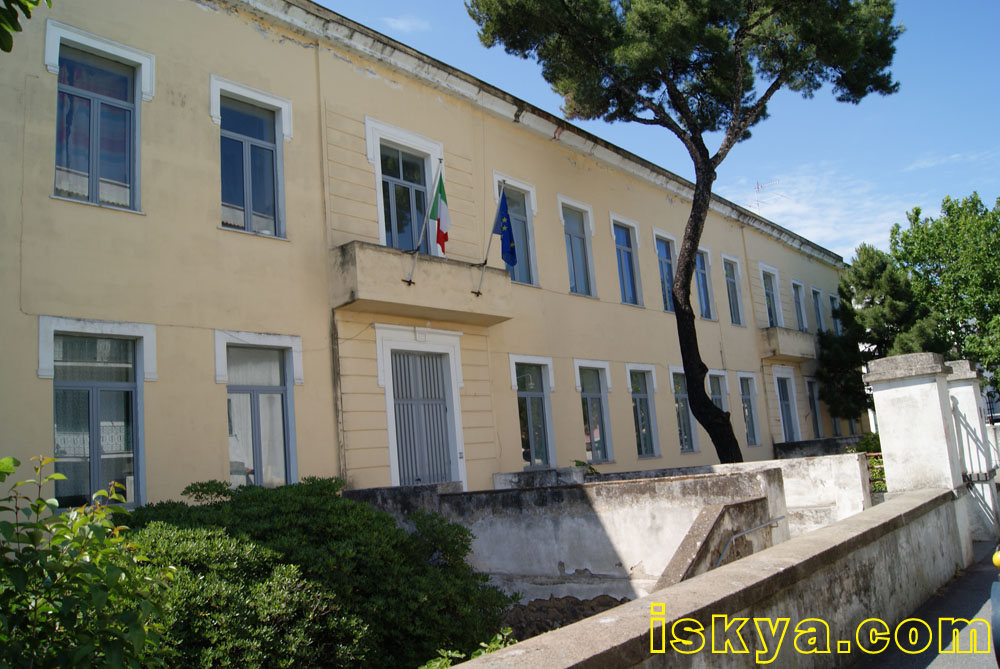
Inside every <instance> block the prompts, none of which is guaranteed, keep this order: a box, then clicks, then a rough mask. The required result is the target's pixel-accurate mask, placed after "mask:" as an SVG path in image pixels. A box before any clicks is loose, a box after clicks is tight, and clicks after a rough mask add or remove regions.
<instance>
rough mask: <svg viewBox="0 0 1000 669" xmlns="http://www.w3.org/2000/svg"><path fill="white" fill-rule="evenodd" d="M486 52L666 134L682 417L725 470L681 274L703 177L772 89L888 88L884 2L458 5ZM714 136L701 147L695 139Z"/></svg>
mask: <svg viewBox="0 0 1000 669" xmlns="http://www.w3.org/2000/svg"><path fill="white" fill-rule="evenodd" d="M466 7H467V9H468V11H469V15H470V16H472V18H473V20H474V21H475V22H476V24H477V25H478V26H479V38H480V41H482V43H483V44H484V45H485V46H487V47H492V46H495V45H497V44H502V45H503V46H504V48H505V49H506V51H507V52H508V53H511V54H515V55H518V56H520V57H522V58H529V57H534V58H535V59H536V60H537V61H538V62H539V63H540V64H541V66H542V76H543V77H544V78H545V80H546V81H547V82H549V83H550V84H551V85H552V87H553V89H554V90H555V91H556V92H557V93H559V94H560V95H562V96H563V99H564V103H565V104H564V111H565V113H566V114H567V116H568V117H569V118H582V119H596V118H600V119H603V120H605V121H608V122H614V121H629V122H633V123H641V124H644V125H650V126H659V127H661V128H666V129H667V130H669V131H670V132H672V133H673V134H674V135H676V136H677V137H678V139H680V141H681V142H682V143H683V144H684V146H685V148H686V149H687V151H688V154H689V155H690V156H691V160H692V162H693V163H694V172H695V183H694V193H693V196H692V202H691V212H690V214H689V216H688V220H687V224H686V226H685V229H684V239H683V241H682V242H681V247H680V253H679V255H678V259H677V268H676V274H675V279H674V286H673V293H674V306H675V309H676V316H677V337H678V340H679V343H680V348H681V357H682V360H683V363H684V374H685V375H686V377H687V380H688V383H687V386H688V393H689V400H690V404H691V411H692V412H693V413H694V415H695V418H697V419H698V422H699V423H701V424H702V425H703V426H704V427H705V429H706V430H707V431H708V434H709V436H710V437H711V438H712V443H713V444H714V445H715V449H716V451H717V453H718V456H719V460H720V461H721V462H739V461H741V460H742V459H743V458H742V454H741V453H740V448H739V443H738V442H737V440H736V435H735V434H734V433H733V427H732V423H731V422H730V420H729V414H728V412H724V411H722V410H721V409H718V408H717V407H716V406H715V405H714V404H713V403H712V401H711V398H710V397H709V396H708V393H707V392H706V391H705V375H706V373H707V372H708V368H707V366H706V365H705V363H704V362H703V361H702V359H701V354H700V352H699V350H698V338H697V334H696V332H695V314H694V310H693V308H692V305H691V278H692V275H693V272H694V262H695V255H696V253H697V250H698V242H699V240H700V239H701V234H702V230H703V228H704V226H705V219H706V217H707V215H708V208H709V204H710V202H711V199H712V182H713V181H714V180H715V177H716V169H718V167H719V165H720V164H721V163H722V161H723V160H724V159H725V157H726V156H727V155H728V154H729V151H730V150H731V149H732V148H733V146H735V145H736V143H737V142H740V141H743V140H745V139H747V138H749V137H750V128H751V127H753V126H754V125H755V124H756V123H758V122H759V121H761V120H762V119H764V118H765V117H766V116H767V103H768V102H769V101H770V100H771V98H772V97H773V96H774V94H775V93H777V92H778V91H779V90H781V89H782V88H788V89H789V90H792V91H795V92H798V93H801V94H802V95H803V96H804V97H810V96H812V95H813V93H815V91H817V90H818V89H819V88H821V87H822V86H823V85H824V84H827V83H829V84H831V85H832V88H833V92H834V94H835V95H836V96H837V99H838V100H840V101H842V102H851V103H857V102H860V101H861V100H862V99H863V98H864V97H865V96H867V95H868V94H869V93H880V94H883V95H885V94H890V93H894V92H895V91H896V90H897V89H898V87H899V85H898V84H897V83H895V82H894V81H893V80H892V76H891V74H890V73H889V72H888V68H889V66H890V65H891V63H892V57H893V55H894V53H895V46H894V44H895V41H896V38H897V37H898V36H899V35H900V33H901V31H902V29H901V28H900V27H899V26H896V25H893V22H892V21H893V14H894V11H895V7H894V3H893V0H853V1H852V0H784V1H782V0H468V1H467V3H466ZM710 133H721V140H720V141H719V144H718V147H717V148H716V150H715V152H714V153H712V151H711V150H710V149H709V147H708V145H707V143H706V136H707V135H709V134H710Z"/></svg>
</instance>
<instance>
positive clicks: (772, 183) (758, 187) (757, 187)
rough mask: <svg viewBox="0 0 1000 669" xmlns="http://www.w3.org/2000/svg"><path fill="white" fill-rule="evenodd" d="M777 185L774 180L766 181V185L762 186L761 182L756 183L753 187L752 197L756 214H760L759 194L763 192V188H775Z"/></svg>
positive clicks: (776, 181) (776, 180)
mask: <svg viewBox="0 0 1000 669" xmlns="http://www.w3.org/2000/svg"><path fill="white" fill-rule="evenodd" d="M777 184H778V179H775V180H774V181H768V182H767V183H764V184H762V183H761V182H759V181H758V182H757V184H756V185H755V186H754V187H753V191H754V197H755V199H756V201H757V213H758V214H759V213H760V193H761V191H762V190H764V189H765V188H770V187H771V186H775V185H777ZM764 202H767V200H764Z"/></svg>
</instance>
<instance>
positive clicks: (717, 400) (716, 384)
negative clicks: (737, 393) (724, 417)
mask: <svg viewBox="0 0 1000 669" xmlns="http://www.w3.org/2000/svg"><path fill="white" fill-rule="evenodd" d="M706 378H708V395H709V397H711V398H712V404H714V405H715V406H717V407H718V408H719V410H721V411H727V406H726V404H727V401H726V395H727V394H728V392H729V391H728V390H727V389H726V375H725V374H718V373H713V372H709V373H708V376H707V377H706Z"/></svg>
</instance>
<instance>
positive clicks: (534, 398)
mask: <svg viewBox="0 0 1000 669" xmlns="http://www.w3.org/2000/svg"><path fill="white" fill-rule="evenodd" d="M514 368H515V370H516V374H517V414H518V418H519V420H520V424H521V455H522V458H523V459H524V466H525V468H530V467H549V466H551V462H550V460H549V444H548V427H547V423H548V418H547V416H546V411H545V404H546V401H547V398H546V388H545V383H546V380H545V379H546V373H545V370H544V369H543V367H542V365H533V364H522V363H515V366H514Z"/></svg>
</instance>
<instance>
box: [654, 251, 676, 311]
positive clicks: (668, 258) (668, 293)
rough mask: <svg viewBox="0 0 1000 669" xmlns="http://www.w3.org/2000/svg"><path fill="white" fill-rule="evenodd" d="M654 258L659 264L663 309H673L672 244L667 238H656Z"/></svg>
mask: <svg viewBox="0 0 1000 669" xmlns="http://www.w3.org/2000/svg"><path fill="white" fill-rule="evenodd" d="M656 258H657V261H658V262H659V265H660V291H661V292H662V293H663V310H664V311H673V310H674V246H673V243H672V242H671V241H670V240H669V239H664V238H662V237H657V238H656Z"/></svg>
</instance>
